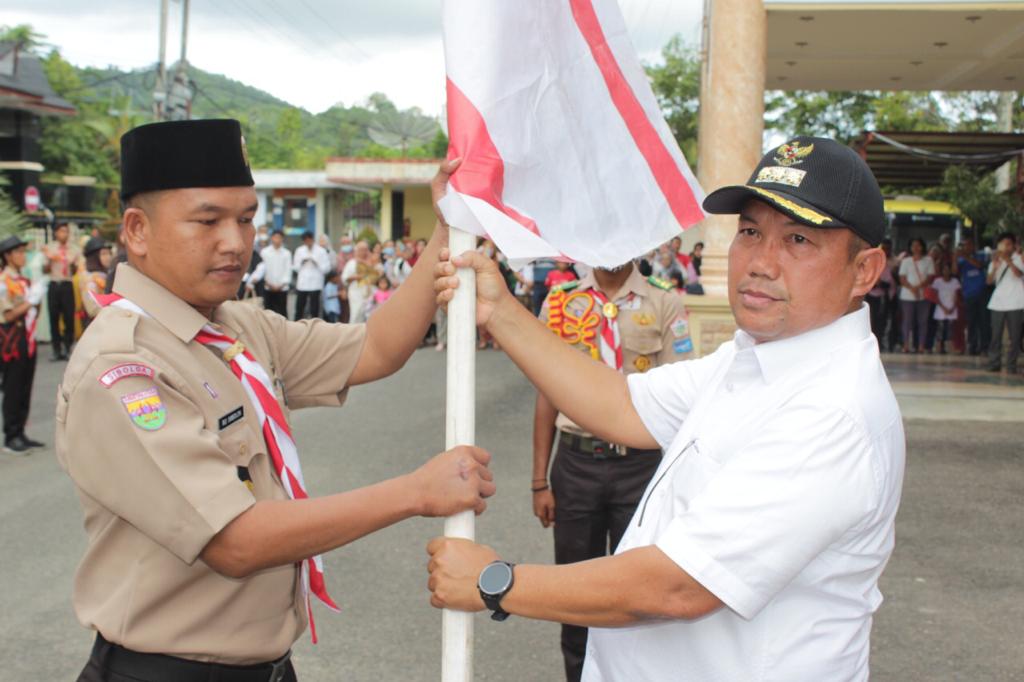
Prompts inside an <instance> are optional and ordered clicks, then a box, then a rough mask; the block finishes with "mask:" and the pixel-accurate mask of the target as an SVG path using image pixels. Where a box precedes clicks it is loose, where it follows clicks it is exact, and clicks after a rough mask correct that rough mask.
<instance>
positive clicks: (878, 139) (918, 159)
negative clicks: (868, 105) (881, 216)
mask: <svg viewBox="0 0 1024 682" xmlns="http://www.w3.org/2000/svg"><path fill="white" fill-rule="evenodd" d="M883 138H887V139H888V140H891V141H892V142H895V143H897V145H905V146H906V147H910V148H912V149H911V150H907V149H901V148H900V147H898V146H893V145H892V144H890V143H889V142H887V141H885V140H884V139H883ZM850 146H851V147H853V148H854V149H856V150H857V151H859V152H860V154H861V156H863V157H864V159H865V160H866V161H867V163H868V166H870V167H871V171H872V172H873V173H874V174H875V178H876V179H877V180H878V184H880V185H882V186H883V187H884V186H886V185H889V186H895V187H932V186H935V185H940V184H942V175H943V173H945V171H946V169H947V168H948V167H949V166H953V165H965V166H971V167H973V168H976V169H978V170H983V171H993V170H995V169H996V168H998V167H999V166H1001V165H1002V164H1004V163H1006V161H1008V160H1009V158H1010V156H1008V155H1007V153H1008V152H1013V151H1017V152H1018V153H1019V152H1020V151H1021V150H1024V134H1022V133H945V132H890V131H879V132H865V133H864V134H862V135H861V136H860V137H858V138H857V139H856V140H854V141H853V142H852V143H851V145H850ZM914 150H922V151H924V152H926V153H927V154H939V155H945V154H948V155H955V156H956V157H960V158H952V157H951V158H932V157H929V156H922V155H919V154H917V153H915V151H914Z"/></svg>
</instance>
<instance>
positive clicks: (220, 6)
mask: <svg viewBox="0 0 1024 682" xmlns="http://www.w3.org/2000/svg"><path fill="white" fill-rule="evenodd" d="M469 1H476V0H469ZM507 1H511V0H507ZM619 4H620V6H621V7H622V12H623V15H624V17H625V19H626V25H627V26H628V27H629V30H630V34H631V35H632V37H633V42H634V45H635V46H636V48H637V51H638V52H639V53H640V56H641V58H642V59H644V60H645V61H648V62H651V61H656V60H657V58H658V53H659V52H660V50H661V47H662V46H663V45H664V44H665V43H666V42H667V41H668V40H669V38H671V36H672V35H674V34H675V33H680V34H682V36H683V38H684V39H685V40H686V41H687V42H689V43H691V44H693V45H697V43H698V42H699V33H700V19H701V8H702V5H703V2H702V0H620V2H619ZM440 7H441V0H369V1H368V0H192V3H191V19H190V21H189V35H188V60H189V61H190V62H191V63H192V64H194V65H195V66H197V67H199V68H201V69H203V70H205V71H210V72H213V73H222V74H224V75H226V76H229V77H231V78H234V79H236V80H239V81H242V82H243V83H246V84H248V85H253V86H255V87H258V88H260V89H262V90H266V91H267V92H269V93H271V94H273V95H275V96H277V97H280V98H281V99H283V100H286V101H288V102H291V103H292V104H296V105H298V106H301V107H304V108H306V109H308V110H309V111H312V112H314V113H315V112H320V111H323V110H324V109H327V108H328V107H330V106H331V105H332V104H334V103H337V102H341V103H344V104H346V105H351V104H354V103H357V102H361V101H363V100H365V99H366V97H367V96H368V95H370V94H371V93H373V92H377V91H379V92H384V93H386V94H387V95H388V96H389V97H390V98H391V99H392V100H394V101H395V102H396V103H397V104H398V105H399V106H400V107H402V108H405V107H411V106H418V107H421V108H422V109H423V110H424V111H425V112H427V113H430V114H439V113H440V112H441V107H442V105H443V103H444V55H443V53H442V47H441V29H440ZM100 8H101V9H100ZM159 8H160V2H159V0H33V1H32V2H25V0H0V23H3V24H8V25H14V24H31V25H32V26H33V27H34V28H35V29H36V30H37V31H38V32H40V33H43V34H45V35H46V36H47V38H48V40H49V42H51V43H52V44H54V45H55V46H57V47H59V48H60V50H61V53H62V54H63V55H64V56H65V58H67V59H68V60H69V61H71V62H72V63H74V64H77V65H81V66H86V65H89V66H107V65H115V66H118V67H121V68H124V69H137V68H146V67H149V66H151V65H152V64H154V63H155V62H156V61H157V55H158V33H159V30H158V28H159V13H160V10H159ZM180 17H181V2H180V0H171V3H170V22H169V26H170V28H169V32H168V34H169V41H168V51H167V52H168V61H169V62H173V61H175V60H177V58H178V54H179V49H180V29H181V20H180Z"/></svg>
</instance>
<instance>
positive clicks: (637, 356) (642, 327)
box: [540, 267, 693, 436]
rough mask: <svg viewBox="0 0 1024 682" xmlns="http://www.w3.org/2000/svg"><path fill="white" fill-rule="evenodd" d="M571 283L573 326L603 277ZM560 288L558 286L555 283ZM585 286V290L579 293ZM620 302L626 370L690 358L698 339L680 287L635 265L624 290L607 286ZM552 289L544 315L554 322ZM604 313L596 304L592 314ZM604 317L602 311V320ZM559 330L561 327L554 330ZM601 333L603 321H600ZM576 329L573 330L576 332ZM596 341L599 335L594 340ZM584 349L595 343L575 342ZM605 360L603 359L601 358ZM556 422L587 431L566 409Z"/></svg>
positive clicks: (571, 429) (569, 299) (568, 292)
mask: <svg viewBox="0 0 1024 682" xmlns="http://www.w3.org/2000/svg"><path fill="white" fill-rule="evenodd" d="M568 287H571V284H570V285H567V288H566V289H565V292H566V295H567V299H566V302H565V308H566V312H567V313H568V315H566V320H567V322H568V324H569V326H570V329H571V328H572V327H573V326H575V325H578V324H579V323H580V321H582V318H585V317H587V309H588V308H589V306H590V300H591V297H590V296H587V295H583V294H585V292H588V291H590V290H592V289H597V280H595V279H594V275H593V273H590V274H588V275H587V276H585V277H584V278H583V279H581V280H580V281H579V284H578V285H576V286H575V287H572V288H568ZM555 290H556V291H557V287H556V289H555ZM577 292H579V293H580V294H581V295H574V294H577ZM602 293H604V294H605V295H606V296H608V299H609V300H610V301H613V302H614V303H615V304H616V307H617V308H618V312H617V315H616V319H617V320H618V323H619V338H620V339H621V340H622V371H623V373H624V374H627V375H629V374H633V373H634V372H646V371H647V370H649V369H651V368H653V367H658V366H659V365H665V364H668V363H670V362H675V361H677V360H686V359H688V358H690V357H692V355H693V342H692V341H691V340H690V332H689V323H688V320H687V316H686V308H685V307H684V306H683V297H682V296H680V295H679V294H677V293H676V292H675V291H666V290H665V289H662V288H659V287H656V286H654V285H653V284H651V283H650V282H649V281H648V280H647V279H646V278H645V277H644V276H643V275H642V274H640V271H639V270H638V269H637V268H636V267H634V268H633V272H632V273H630V275H629V277H628V278H627V279H626V281H625V283H624V284H623V285H622V288H621V289H620V290H619V291H618V292H611V293H610V294H609V292H602ZM550 300H551V294H549V295H548V299H547V300H546V301H545V302H544V306H543V308H542V309H541V313H540V319H541V321H542V322H544V323H545V324H548V325H549V327H550V324H549V302H550ZM594 313H596V314H597V315H598V316H600V315H602V312H601V307H600V305H595V306H594V308H593V311H592V313H591V314H594ZM600 319H601V318H600V317H599V318H598V320H600ZM552 331H555V332H556V333H558V332H557V330H554V329H553V330H552ZM597 333H598V334H600V327H597ZM572 336H575V334H573V333H570V337H572ZM563 338H564V337H563ZM593 343H594V344H597V343H598V339H597V338H595V339H594V340H593ZM572 345H573V347H574V348H578V349H579V350H580V351H581V352H584V353H587V354H588V355H590V354H592V351H591V348H590V347H589V346H587V345H586V344H585V343H582V342H577V343H573V344H572ZM598 362H600V360H598ZM555 425H556V426H557V427H558V428H559V429H560V430H562V431H569V432H570V433H576V434H579V435H583V436H589V435H590V434H589V433H587V432H585V431H584V430H583V429H581V428H580V427H579V426H577V425H576V424H574V423H573V422H572V420H570V419H569V418H568V417H566V416H565V415H564V414H561V413H559V415H558V419H557V420H556V421H555Z"/></svg>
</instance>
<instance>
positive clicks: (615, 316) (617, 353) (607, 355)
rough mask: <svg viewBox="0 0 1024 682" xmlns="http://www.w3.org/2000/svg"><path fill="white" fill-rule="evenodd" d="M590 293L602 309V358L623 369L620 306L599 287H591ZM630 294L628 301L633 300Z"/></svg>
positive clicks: (615, 368)
mask: <svg viewBox="0 0 1024 682" xmlns="http://www.w3.org/2000/svg"><path fill="white" fill-rule="evenodd" d="M590 295H591V296H593V297H594V300H595V301H597V304H598V306H599V307H600V310H601V333H600V334H598V340H599V342H598V344H597V347H598V349H599V351H600V353H601V360H602V361H603V362H604V364H606V365H608V366H609V367H611V368H612V369H614V370H621V369H622V336H621V335H620V334H619V306H618V304H617V303H613V302H612V301H610V300H609V299H608V297H607V296H605V295H604V294H603V293H601V292H600V291H598V290H597V289H591V290H590ZM632 298H633V294H632V293H631V294H629V296H628V297H627V298H626V300H627V301H629V300H632Z"/></svg>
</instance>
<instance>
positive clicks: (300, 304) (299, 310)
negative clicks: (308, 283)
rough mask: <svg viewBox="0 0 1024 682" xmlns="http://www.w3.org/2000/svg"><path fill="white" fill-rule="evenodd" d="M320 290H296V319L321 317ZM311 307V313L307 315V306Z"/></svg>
mask: <svg viewBox="0 0 1024 682" xmlns="http://www.w3.org/2000/svg"><path fill="white" fill-rule="evenodd" d="M320 294H321V292H320V290H319V289H318V290H317V291H296V292H295V319H296V320H301V319H303V318H305V317H320ZM307 306H308V308H309V315H306V308H307Z"/></svg>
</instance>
